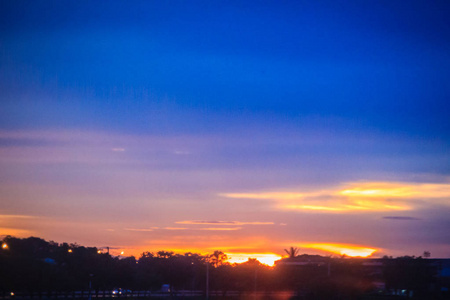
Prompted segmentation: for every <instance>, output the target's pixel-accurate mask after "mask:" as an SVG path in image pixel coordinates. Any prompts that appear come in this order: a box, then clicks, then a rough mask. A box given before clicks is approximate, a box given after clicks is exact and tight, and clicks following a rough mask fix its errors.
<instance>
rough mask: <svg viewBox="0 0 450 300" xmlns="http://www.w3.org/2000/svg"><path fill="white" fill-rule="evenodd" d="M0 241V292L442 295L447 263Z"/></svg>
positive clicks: (449, 279) (448, 277)
mask: <svg viewBox="0 0 450 300" xmlns="http://www.w3.org/2000/svg"><path fill="white" fill-rule="evenodd" d="M2 245H4V246H2V248H1V249H0V297H1V298H14V297H16V298H19V297H18V295H28V298H30V296H31V298H34V297H38V298H46V299H48V298H53V299H60V298H65V299H68V298H72V299H74V298H82V297H92V298H94V297H98V298H100V297H102V298H106V297H111V296H118V295H113V294H112V291H113V290H117V289H118V288H122V290H123V291H126V292H125V293H124V294H123V295H121V296H122V297H126V296H128V297H132V296H133V297H141V298H142V297H149V296H155V295H161V293H165V294H166V295H167V296H171V297H174V298H176V297H178V298H180V297H182V298H185V297H189V295H191V296H192V297H194V296H195V295H196V296H197V297H198V296H199V295H200V297H203V298H204V297H205V296H206V293H207V291H208V295H209V296H214V297H220V298H222V297H223V298H226V297H231V296H234V297H241V298H243V297H244V296H245V295H247V296H249V295H253V296H254V297H253V296H251V297H253V298H255V299H256V298H260V299H270V298H271V297H272V296H273V297H276V296H274V295H278V296H279V295H284V296H283V297H282V298H284V299H286V298H287V299H289V298H297V299H401V298H413V299H449V294H448V288H449V287H450V274H447V273H450V272H448V269H449V267H450V266H449V260H443V259H440V260H439V259H424V258H421V257H417V258H416V257H408V256H406V257H399V258H389V257H385V258H383V259H361V258H345V257H341V258H331V257H323V256H318V255H306V254H303V255H297V251H292V253H291V255H290V257H288V258H285V259H283V260H280V261H279V262H278V263H277V264H276V266H275V267H268V266H265V265H262V264H260V263H259V262H258V261H256V260H251V259H250V260H249V261H247V262H245V263H242V264H234V265H231V264H228V263H227V262H226V255H225V254H223V253H222V252H220V251H216V252H214V253H213V254H212V255H207V256H204V255H199V254H194V253H186V254H183V255H181V254H174V253H173V252H171V251H159V252H157V253H150V252H145V253H143V254H142V255H141V257H139V258H138V259H136V258H135V257H115V256H112V255H110V254H109V253H102V252H101V251H100V252H99V249H97V248H93V247H83V246H80V245H77V244H67V243H62V244H58V243H55V242H51V241H50V242H47V241H45V240H42V239H40V238H35V237H30V238H26V239H18V238H14V237H10V236H8V237H6V238H4V239H3V241H2ZM207 282H208V284H207ZM207 286H208V288H207ZM165 289H166V290H165ZM83 291H84V293H83ZM137 291H140V292H137ZM12 292H13V293H14V294H11V293H12ZM189 292H190V293H189ZM127 293H128V294H127ZM256 296H257V297H256ZM278 296H277V297H278Z"/></svg>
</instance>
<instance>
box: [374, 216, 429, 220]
mask: <svg viewBox="0 0 450 300" xmlns="http://www.w3.org/2000/svg"><path fill="white" fill-rule="evenodd" d="M383 219H386V220H400V221H417V220H421V219H419V218H414V217H402V216H386V217H383Z"/></svg>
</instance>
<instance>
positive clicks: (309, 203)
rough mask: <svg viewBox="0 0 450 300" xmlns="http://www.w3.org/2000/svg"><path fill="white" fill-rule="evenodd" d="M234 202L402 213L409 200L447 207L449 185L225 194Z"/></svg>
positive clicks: (374, 184)
mask: <svg viewBox="0 0 450 300" xmlns="http://www.w3.org/2000/svg"><path fill="white" fill-rule="evenodd" d="M221 196H224V197H227V198H235V199H260V200H268V201H272V202H273V203H274V205H275V207H276V208H278V209H280V210H298V211H322V212H337V213H339V212H351V211H359V212H361V211H369V212H370V211H406V210H412V209H415V203H414V201H412V200H424V199H426V200H428V201H432V202H434V203H439V204H447V205H448V201H447V200H446V199H448V197H450V184H429V183H427V184H424V183H401V182H393V183H391V182H366V183H349V184H346V185H344V186H343V187H340V188H335V189H327V190H319V191H308V192H291V191H286V192H260V193H227V194H221Z"/></svg>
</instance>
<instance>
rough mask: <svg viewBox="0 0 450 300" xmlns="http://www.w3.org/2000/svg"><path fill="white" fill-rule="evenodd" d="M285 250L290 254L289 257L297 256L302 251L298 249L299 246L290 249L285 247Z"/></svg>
mask: <svg viewBox="0 0 450 300" xmlns="http://www.w3.org/2000/svg"><path fill="white" fill-rule="evenodd" d="M284 251H286V253H287V254H288V255H289V258H295V257H296V256H297V254H298V253H299V252H300V249H298V248H297V247H291V248H289V250H287V249H284Z"/></svg>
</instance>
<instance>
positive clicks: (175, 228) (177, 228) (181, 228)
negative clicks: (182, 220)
mask: <svg viewBox="0 0 450 300" xmlns="http://www.w3.org/2000/svg"><path fill="white" fill-rule="evenodd" d="M162 229H165V230H188V229H189V228H185V227H164V228H162Z"/></svg>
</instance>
